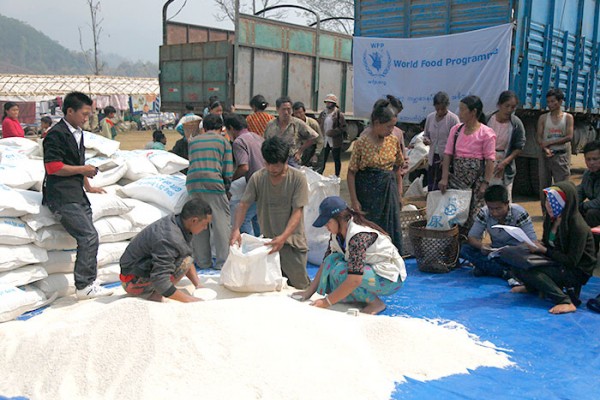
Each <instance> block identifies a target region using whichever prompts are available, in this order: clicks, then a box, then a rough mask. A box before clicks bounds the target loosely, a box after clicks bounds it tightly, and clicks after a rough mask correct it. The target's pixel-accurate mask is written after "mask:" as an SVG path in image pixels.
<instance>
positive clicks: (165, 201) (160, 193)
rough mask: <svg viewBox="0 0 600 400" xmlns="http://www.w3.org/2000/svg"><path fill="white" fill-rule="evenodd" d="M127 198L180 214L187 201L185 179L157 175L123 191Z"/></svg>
mask: <svg viewBox="0 0 600 400" xmlns="http://www.w3.org/2000/svg"><path fill="white" fill-rule="evenodd" d="M121 193H122V194H124V195H125V196H126V197H131V198H133V199H138V200H141V201H147V202H150V203H153V204H156V205H160V206H161V207H164V208H165V209H167V210H168V211H169V212H176V213H177V212H180V211H181V209H182V208H183V205H184V204H185V202H186V201H187V198H188V195H187V189H186V187H185V179H182V178H178V177H174V176H171V175H156V176H150V177H147V178H143V179H140V180H139V181H137V182H133V183H130V184H129V185H127V186H124V187H123V188H122V189H121Z"/></svg>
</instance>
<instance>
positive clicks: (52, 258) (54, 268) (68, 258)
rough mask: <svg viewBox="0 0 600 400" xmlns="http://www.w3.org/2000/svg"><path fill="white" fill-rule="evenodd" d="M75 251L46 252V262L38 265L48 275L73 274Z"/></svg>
mask: <svg viewBox="0 0 600 400" xmlns="http://www.w3.org/2000/svg"><path fill="white" fill-rule="evenodd" d="M76 258H77V251H76V250H54V251H49V252H48V260H47V261H46V262H43V263H40V264H38V265H39V266H40V267H42V268H44V269H45V270H46V272H47V273H48V275H51V274H57V273H66V272H73V269H74V268H75V259H76Z"/></svg>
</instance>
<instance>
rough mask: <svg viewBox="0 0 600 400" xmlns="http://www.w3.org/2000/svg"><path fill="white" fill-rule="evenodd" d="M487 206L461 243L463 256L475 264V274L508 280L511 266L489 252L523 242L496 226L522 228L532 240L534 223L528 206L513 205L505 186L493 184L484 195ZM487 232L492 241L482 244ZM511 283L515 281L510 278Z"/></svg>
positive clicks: (476, 218)
mask: <svg viewBox="0 0 600 400" xmlns="http://www.w3.org/2000/svg"><path fill="white" fill-rule="evenodd" d="M484 200H485V203H486V205H485V207H483V208H482V209H481V210H479V213H478V214H477V216H476V217H475V221H474V223H473V227H472V228H471V230H470V231H469V235H468V242H467V243H465V244H464V245H462V246H461V249H460V257H461V258H463V259H465V260H467V261H469V262H470V263H471V264H473V266H474V268H473V274H474V275H475V276H495V277H498V278H503V279H505V280H509V279H510V278H512V275H511V273H510V267H509V266H508V265H507V264H505V263H503V262H502V261H500V260H499V259H498V258H496V257H493V255H492V257H490V253H492V252H493V251H494V250H497V249H499V248H501V247H504V246H516V245H518V244H519V243H520V242H519V240H517V239H515V238H514V237H513V236H511V235H510V234H508V233H507V232H506V231H505V230H504V229H502V228H494V225H508V226H514V227H517V228H520V229H521V230H523V233H524V234H525V235H526V236H527V237H528V238H529V239H530V240H531V241H532V242H535V241H536V240H537V237H536V234H535V231H534V229H533V223H532V222H531V218H530V217H529V214H528V213H527V211H525V209H524V208H523V207H521V206H519V205H518V204H512V203H510V202H509V199H508V191H507V190H506V188H505V187H504V186H501V185H493V186H490V187H488V188H487V189H486V191H485V194H484ZM484 232H487V233H488V235H489V237H490V239H491V244H487V243H486V244H484V243H483V240H482V239H483V234H484ZM509 283H512V282H510V281H509Z"/></svg>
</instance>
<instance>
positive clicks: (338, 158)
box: [318, 144, 342, 176]
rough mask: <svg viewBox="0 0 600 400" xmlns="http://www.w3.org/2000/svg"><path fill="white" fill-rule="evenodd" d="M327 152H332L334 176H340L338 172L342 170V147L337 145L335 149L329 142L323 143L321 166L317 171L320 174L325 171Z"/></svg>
mask: <svg viewBox="0 0 600 400" xmlns="http://www.w3.org/2000/svg"><path fill="white" fill-rule="evenodd" d="M329 152H331V153H333V163H334V165H335V176H340V172H341V171H342V148H341V147H338V148H337V149H333V148H331V147H330V146H329V144H327V145H325V147H324V148H323V164H321V168H320V170H319V171H318V172H319V173H320V174H322V173H323V172H324V171H325V165H327V159H328V158H329Z"/></svg>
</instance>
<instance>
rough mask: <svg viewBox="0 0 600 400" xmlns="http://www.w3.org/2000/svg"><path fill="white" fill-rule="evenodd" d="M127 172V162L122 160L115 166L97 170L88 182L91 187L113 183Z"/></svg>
mask: <svg viewBox="0 0 600 400" xmlns="http://www.w3.org/2000/svg"><path fill="white" fill-rule="evenodd" d="M126 173H127V163H126V162H125V161H123V163H122V164H121V165H118V166H116V167H115V168H112V169H109V170H106V171H99V172H98V174H96V176H95V177H93V178H92V179H90V184H91V185H92V186H93V187H101V188H103V187H105V186H110V185H112V184H115V183H117V182H119V180H121V178H123V177H124V176H125V174H126Z"/></svg>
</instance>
